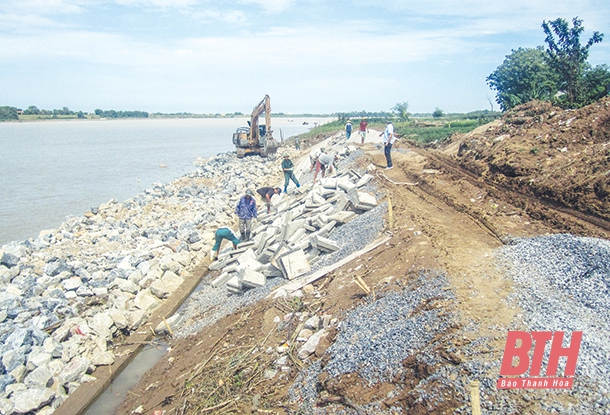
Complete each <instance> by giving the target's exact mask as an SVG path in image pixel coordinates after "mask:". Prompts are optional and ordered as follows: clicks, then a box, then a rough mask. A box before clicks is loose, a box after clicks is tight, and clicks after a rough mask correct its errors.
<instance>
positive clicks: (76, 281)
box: [61, 277, 83, 291]
mask: <svg viewBox="0 0 610 415" xmlns="http://www.w3.org/2000/svg"><path fill="white" fill-rule="evenodd" d="M61 285H62V286H63V287H64V290H66V291H72V290H76V289H77V288H78V287H80V286H81V285H83V280H81V279H80V277H71V278H68V279H66V280H63V281H62V282H61Z"/></svg>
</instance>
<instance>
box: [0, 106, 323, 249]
mask: <svg viewBox="0 0 610 415" xmlns="http://www.w3.org/2000/svg"><path fill="white" fill-rule="evenodd" d="M326 121H329V120H328V119H324V118H320V119H316V118H294V119H287V118H274V119H273V120H272V126H273V130H274V137H275V138H276V139H278V140H279V139H280V138H281V137H282V136H283V137H284V138H285V139H286V138H289V137H291V136H293V135H296V134H300V133H303V132H306V131H308V130H309V128H311V126H313V125H314V123H318V124H321V123H324V122H326ZM304 122H307V123H308V124H307V125H304ZM243 126H247V119H246V118H212V119H208V118H204V119H136V120H95V121H93V120H91V121H48V122H47V121H45V122H30V123H0V149H1V150H0V246H1V245H3V244H6V243H7V242H10V241H22V240H26V239H29V238H34V237H37V236H38V234H39V232H40V231H41V230H43V229H53V228H57V227H58V226H59V225H60V224H61V223H62V222H64V221H65V219H66V216H69V215H77V216H80V215H82V214H84V213H85V212H86V211H88V210H89V209H91V208H92V207H94V206H99V205H100V204H102V203H106V202H108V201H109V200H110V199H112V198H116V199H117V200H118V201H119V202H122V201H124V200H126V199H129V198H130V197H132V196H135V195H136V194H138V193H140V192H142V191H143V190H145V189H147V188H150V187H151V185H152V184H153V183H156V182H161V183H167V182H170V181H172V180H174V179H176V178H178V177H180V176H182V175H184V174H186V173H188V172H190V171H192V170H193V169H194V168H195V166H194V162H195V160H196V159H197V157H202V158H208V157H211V156H214V155H216V154H218V153H221V152H227V151H234V150H235V147H234V146H233V144H232V141H231V139H232V135H233V132H235V130H236V129H237V127H243Z"/></svg>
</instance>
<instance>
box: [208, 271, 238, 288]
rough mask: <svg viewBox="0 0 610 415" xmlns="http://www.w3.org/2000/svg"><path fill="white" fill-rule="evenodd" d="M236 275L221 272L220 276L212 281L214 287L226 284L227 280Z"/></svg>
mask: <svg viewBox="0 0 610 415" xmlns="http://www.w3.org/2000/svg"><path fill="white" fill-rule="evenodd" d="M234 276H235V274H233V273H230V272H223V273H222V274H220V276H219V277H218V278H216V279H215V280H214V281H212V287H214V288H218V287H220V286H222V285H224V284H226V283H227V281H229V280H230V279H231V278H233V277H234Z"/></svg>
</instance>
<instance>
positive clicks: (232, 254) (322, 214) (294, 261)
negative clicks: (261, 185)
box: [209, 170, 377, 294]
mask: <svg viewBox="0 0 610 415" xmlns="http://www.w3.org/2000/svg"><path fill="white" fill-rule="evenodd" d="M372 178H373V176H371V175H370V174H368V173H367V174H364V175H361V174H358V173H357V172H356V171H354V170H349V171H346V172H342V174H340V175H337V176H334V177H327V178H324V179H322V180H320V181H319V182H318V183H316V184H311V183H310V184H308V185H304V186H301V187H300V188H299V189H297V190H296V191H295V192H294V193H292V194H290V195H286V194H281V195H279V197H278V196H276V197H274V198H273V199H272V201H273V204H274V209H273V212H272V213H271V214H265V215H261V216H259V218H258V226H256V228H255V229H254V230H253V232H252V234H253V239H252V240H251V241H248V242H244V243H241V244H239V246H238V249H236V250H227V251H224V252H222V253H221V254H220V255H219V259H218V261H215V262H213V263H212V264H210V267H209V268H210V270H213V271H221V272H220V275H219V276H218V277H216V278H215V279H214V280H213V281H212V285H213V286H214V287H219V286H222V285H226V287H227V290H228V291H229V292H230V293H234V294H237V293H241V292H243V291H244V290H246V289H249V288H254V287H259V286H263V285H265V282H266V278H267V277H283V278H286V279H288V280H292V279H294V278H297V277H299V276H302V275H305V274H307V273H309V272H310V271H311V265H312V264H314V263H315V262H316V261H317V260H318V257H319V256H320V255H324V254H326V253H330V252H334V251H337V250H339V249H341V246H339V245H338V244H337V243H336V242H335V241H333V240H332V239H330V238H329V237H328V236H329V234H330V233H331V232H332V231H333V230H335V229H336V228H338V227H340V226H341V225H343V224H345V223H347V222H349V221H350V220H352V219H353V218H355V217H356V216H357V215H359V214H361V213H363V212H365V211H368V210H370V209H373V208H374V207H375V206H377V200H376V197H375V195H373V194H371V193H369V192H366V191H363V190H362V188H363V187H364V186H365V185H366V184H367V183H368V182H369V181H370V180H371V179H372Z"/></svg>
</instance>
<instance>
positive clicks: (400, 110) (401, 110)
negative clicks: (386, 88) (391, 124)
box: [392, 101, 409, 122]
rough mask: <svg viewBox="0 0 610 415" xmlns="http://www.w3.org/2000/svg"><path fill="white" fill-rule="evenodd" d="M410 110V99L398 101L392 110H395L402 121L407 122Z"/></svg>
mask: <svg viewBox="0 0 610 415" xmlns="http://www.w3.org/2000/svg"><path fill="white" fill-rule="evenodd" d="M408 110H409V101H405V102H398V103H396V105H394V106H393V107H392V111H394V112H395V113H396V114H397V115H398V118H399V119H400V121H402V122H405V121H407V120H408V119H409V113H408V112H407V111H408Z"/></svg>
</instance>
